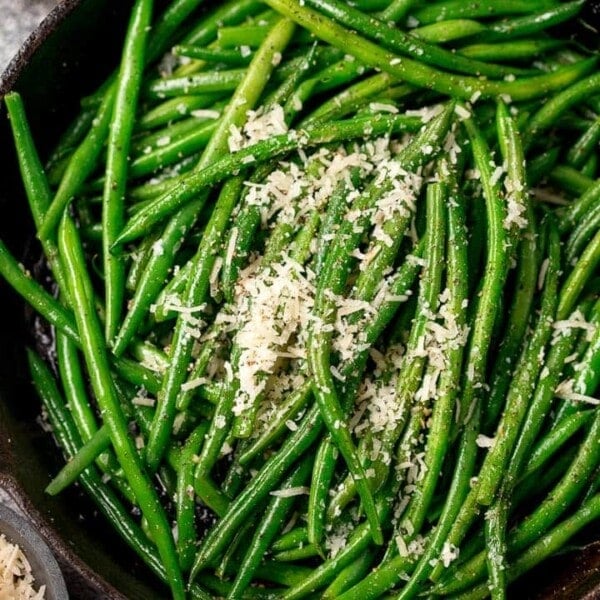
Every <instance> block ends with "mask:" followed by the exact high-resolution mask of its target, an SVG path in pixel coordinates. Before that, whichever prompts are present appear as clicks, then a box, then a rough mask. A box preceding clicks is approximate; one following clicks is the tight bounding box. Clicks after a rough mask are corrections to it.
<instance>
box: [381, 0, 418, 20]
mask: <svg viewBox="0 0 600 600" xmlns="http://www.w3.org/2000/svg"><path fill="white" fill-rule="evenodd" d="M415 4H417V0H392V2H391V3H389V5H388V6H387V7H386V8H385V9H384V10H383V11H382V12H381V13H380V14H379V15H378V17H379V18H380V19H381V20H382V21H386V22H389V21H394V22H396V23H399V22H400V21H402V19H404V17H406V15H407V14H408V13H409V12H410V11H411V9H412V8H413V6H414V5H415Z"/></svg>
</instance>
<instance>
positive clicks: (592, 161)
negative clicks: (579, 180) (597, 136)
mask: <svg viewBox="0 0 600 600" xmlns="http://www.w3.org/2000/svg"><path fill="white" fill-rule="evenodd" d="M597 170H598V155H597V154H591V155H590V157H589V158H588V159H587V161H586V162H585V164H584V165H583V166H582V167H581V174H582V175H584V176H585V177H589V178H590V179H593V178H594V177H596V172H597Z"/></svg>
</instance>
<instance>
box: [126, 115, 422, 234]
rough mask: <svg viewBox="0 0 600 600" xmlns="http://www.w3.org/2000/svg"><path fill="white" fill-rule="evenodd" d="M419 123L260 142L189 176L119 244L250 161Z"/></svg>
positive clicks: (403, 120)
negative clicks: (306, 146) (308, 146)
mask: <svg viewBox="0 0 600 600" xmlns="http://www.w3.org/2000/svg"><path fill="white" fill-rule="evenodd" d="M417 122H420V119H418V118H417V119H414V118H412V117H408V118H407V117H404V116H396V115H391V116H390V115H376V116H374V117H362V118H355V119H349V120H347V121H338V122H337V123H335V124H334V123H328V124H327V125H315V126H314V127H311V128H309V129H307V130H305V131H303V133H304V134H306V137H305V138H304V139H303V138H302V136H300V139H299V136H298V134H297V133H296V132H292V133H290V134H282V135H276V136H273V137H271V138H269V139H268V140H265V141H263V142H258V143H256V144H254V145H253V146H249V147H247V148H244V149H243V150H239V151H238V152H235V153H234V154H231V155H229V156H226V157H224V158H222V159H219V160H217V161H215V162H214V163H212V164H211V165H210V166H206V167H205V168H204V169H202V170H199V171H197V172H196V173H194V174H191V175H188V176H187V177H186V178H185V180H183V181H181V183H180V184H179V185H178V186H177V187H176V188H174V189H173V190H172V192H167V193H166V194H165V195H164V196H162V197H160V198H158V199H157V200H155V201H154V202H152V203H151V204H150V205H149V206H147V207H145V208H143V209H142V210H140V212H138V213H137V214H136V215H135V216H134V217H133V218H132V219H131V220H130V221H129V223H128V224H127V225H125V228H124V229H123V231H122V232H121V235H120V236H119V237H118V239H117V242H116V243H125V242H128V241H132V240H134V239H136V238H138V237H140V236H141V235H142V234H143V233H145V232H146V231H147V229H148V228H149V227H151V226H152V225H154V224H156V223H157V222H160V221H161V220H163V219H164V218H165V217H166V216H168V215H170V214H172V213H173V212H174V211H175V210H177V209H178V208H180V207H181V206H183V205H184V204H185V203H186V202H189V200H190V199H191V198H193V197H195V196H197V194H198V192H199V191H200V190H204V189H206V187H207V186H210V185H215V184H217V183H219V182H220V181H222V180H223V179H224V178H225V177H227V176H228V175H230V174H231V173H232V172H235V171H236V170H239V169H240V168H243V167H244V166H245V165H247V164H248V163H249V159H250V160H251V161H255V162H262V161H267V160H271V159H272V158H274V157H275V156H278V155H281V154H285V153H288V152H290V151H292V150H295V149H296V148H298V147H299V146H302V145H306V144H310V145H317V144H323V143H329V142H337V141H343V140H347V139H352V138H356V137H362V136H364V135H365V129H366V130H367V132H370V135H378V134H380V133H383V132H389V131H392V132H398V131H404V130H407V129H408V130H412V129H413V128H414V127H416V126H417ZM419 124H420V123H419ZM213 139H214V137H213Z"/></svg>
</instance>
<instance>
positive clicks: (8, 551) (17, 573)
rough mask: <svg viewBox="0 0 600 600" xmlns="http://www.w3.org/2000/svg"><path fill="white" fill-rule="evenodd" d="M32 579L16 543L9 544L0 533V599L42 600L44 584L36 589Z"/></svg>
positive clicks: (24, 558)
mask: <svg viewBox="0 0 600 600" xmlns="http://www.w3.org/2000/svg"><path fill="white" fill-rule="evenodd" d="M34 581H35V579H34V577H33V574H32V572H31V565H30V564H29V561H28V560H27V557H26V556H25V555H24V554H23V552H22V551H21V549H20V548H19V546H18V545H16V544H11V543H10V542H9V541H8V540H7V539H6V536H5V535H4V534H0V599H2V600H43V599H44V598H45V596H46V586H43V585H42V586H41V587H40V588H39V590H38V591H36V590H35V587H34V585H33V584H34Z"/></svg>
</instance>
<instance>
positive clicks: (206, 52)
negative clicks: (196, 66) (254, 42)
mask: <svg viewBox="0 0 600 600" xmlns="http://www.w3.org/2000/svg"><path fill="white" fill-rule="evenodd" d="M172 52H173V54H174V55H175V56H187V57H188V58H195V59H197V60H204V61H206V62H216V63H224V64H226V65H230V66H232V67H241V66H244V65H248V64H250V61H251V60H252V54H249V55H247V56H242V53H241V52H240V51H239V50H219V49H217V48H215V49H208V48H202V47H200V46H191V45H188V44H182V45H180V46H174V47H173V50H172Z"/></svg>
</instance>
